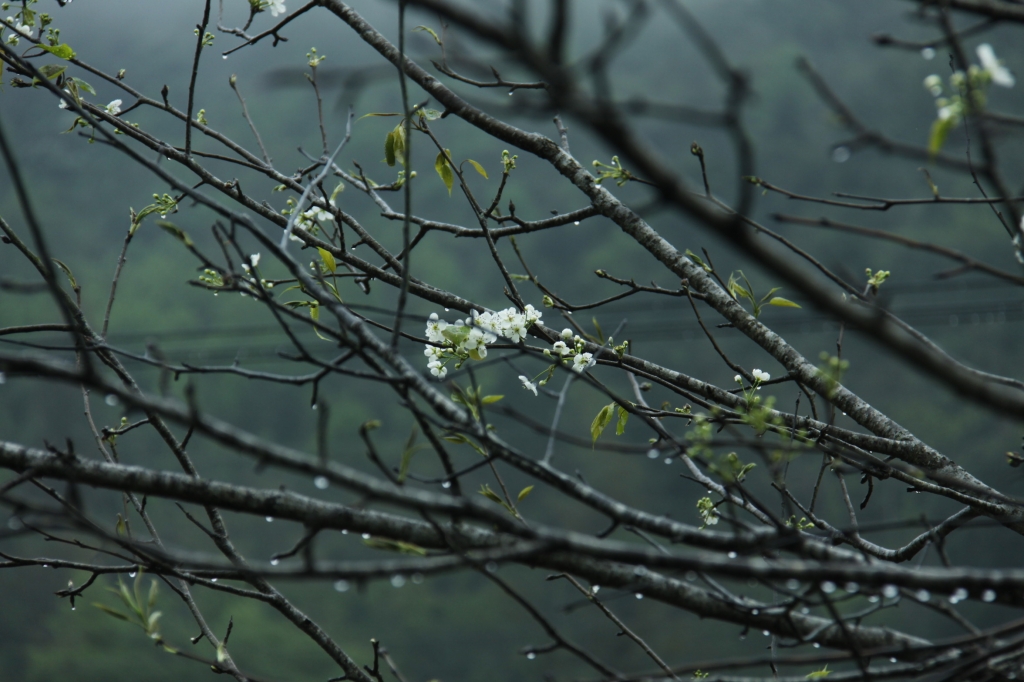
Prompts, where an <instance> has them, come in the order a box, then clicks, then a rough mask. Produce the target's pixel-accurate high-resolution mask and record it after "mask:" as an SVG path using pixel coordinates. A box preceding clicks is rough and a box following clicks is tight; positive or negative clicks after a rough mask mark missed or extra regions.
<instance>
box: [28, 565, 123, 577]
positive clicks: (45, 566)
mask: <svg viewBox="0 0 1024 682" xmlns="http://www.w3.org/2000/svg"><path fill="white" fill-rule="evenodd" d="M49 567H50V564H43V568H49ZM131 575H132V577H133V578H134V577H135V574H134V573H132V574H131Z"/></svg>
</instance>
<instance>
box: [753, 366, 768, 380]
mask: <svg viewBox="0 0 1024 682" xmlns="http://www.w3.org/2000/svg"><path fill="white" fill-rule="evenodd" d="M751 374H753V375H754V380H755V381H768V380H769V379H771V378H772V375H771V374H769V373H768V372H763V371H761V370H759V369H755V370H754V371H753V372H751Z"/></svg>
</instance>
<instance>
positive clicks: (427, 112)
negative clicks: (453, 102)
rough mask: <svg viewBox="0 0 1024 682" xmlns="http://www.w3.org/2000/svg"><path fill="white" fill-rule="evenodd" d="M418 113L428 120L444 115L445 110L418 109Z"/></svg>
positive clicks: (434, 119)
mask: <svg viewBox="0 0 1024 682" xmlns="http://www.w3.org/2000/svg"><path fill="white" fill-rule="evenodd" d="M416 113H417V114H419V115H420V118H425V119H427V120H428V121H436V120H437V119H439V118H441V116H442V115H443V112H441V111H438V110H437V109H417V110H416Z"/></svg>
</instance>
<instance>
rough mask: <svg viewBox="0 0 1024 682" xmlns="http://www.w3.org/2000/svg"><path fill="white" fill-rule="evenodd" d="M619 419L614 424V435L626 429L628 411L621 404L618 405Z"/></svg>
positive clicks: (618, 434) (619, 434)
mask: <svg viewBox="0 0 1024 682" xmlns="http://www.w3.org/2000/svg"><path fill="white" fill-rule="evenodd" d="M618 413H619V420H618V422H616V424H615V435H616V436H621V435H622V434H623V433H625V431H626V422H627V421H628V420H629V412H628V411H627V410H626V408H624V407H622V405H619V406H618Z"/></svg>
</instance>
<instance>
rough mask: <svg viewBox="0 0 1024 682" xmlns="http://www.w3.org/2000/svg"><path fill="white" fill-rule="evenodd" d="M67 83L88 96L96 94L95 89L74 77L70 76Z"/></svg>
mask: <svg viewBox="0 0 1024 682" xmlns="http://www.w3.org/2000/svg"><path fill="white" fill-rule="evenodd" d="M68 81H70V82H71V83H73V84H74V85H75V87H77V88H78V89H79V90H84V91H85V92H88V93H89V94H90V95H95V94H96V89H95V88H94V87H92V86H91V85H89V84H88V83H86V82H85V81H84V80H82V79H81V78H75V77H74V76H72V77H71V78H69V79H68Z"/></svg>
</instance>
